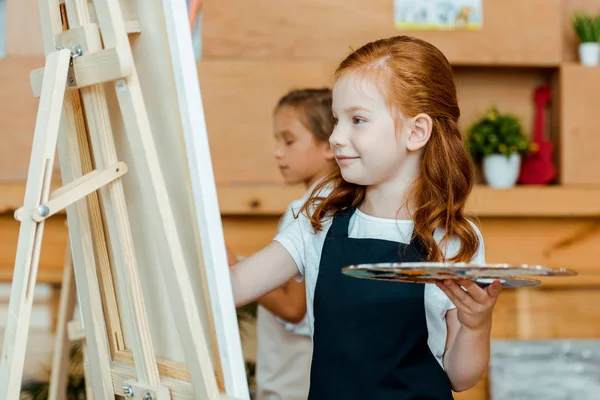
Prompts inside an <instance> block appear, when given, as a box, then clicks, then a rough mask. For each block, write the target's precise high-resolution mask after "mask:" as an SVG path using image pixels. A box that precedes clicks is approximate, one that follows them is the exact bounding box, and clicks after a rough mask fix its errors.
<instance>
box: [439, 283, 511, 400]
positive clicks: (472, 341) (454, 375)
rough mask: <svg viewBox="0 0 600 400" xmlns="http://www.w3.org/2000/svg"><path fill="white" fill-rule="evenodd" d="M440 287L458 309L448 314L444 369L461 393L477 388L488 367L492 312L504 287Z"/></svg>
mask: <svg viewBox="0 0 600 400" xmlns="http://www.w3.org/2000/svg"><path fill="white" fill-rule="evenodd" d="M437 285H438V287H439V288H440V289H442V290H443V291H444V293H446V295H447V296H448V297H449V298H450V300H452V302H453V303H454V304H455V305H456V309H453V310H449V311H448V312H447V313H446V324H447V326H448V339H447V341H446V351H445V354H444V369H445V370H446V373H447V374H448V377H449V378H450V382H451V383H452V389H453V390H454V391H456V392H461V391H464V390H467V389H469V388H471V387H473V386H475V385H476V384H477V382H479V380H480V379H481V377H482V376H483V374H484V372H485V370H486V369H487V367H488V363H489V359H490V335H491V330H492V311H493V309H494V306H495V305H496V301H497V300H498V296H499V294H500V291H501V289H502V287H501V285H500V282H498V281H495V282H494V283H493V284H492V285H490V286H488V287H487V288H486V289H482V288H481V287H479V286H478V285H477V284H475V283H474V282H472V281H467V280H461V281H458V284H457V283H456V282H454V281H451V280H449V281H445V282H444V283H443V284H440V283H438V284H437ZM459 285H460V286H462V287H464V288H465V289H466V291H465V290H463V289H462V288H461V287H460V286H459Z"/></svg>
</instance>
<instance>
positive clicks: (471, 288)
mask: <svg viewBox="0 0 600 400" xmlns="http://www.w3.org/2000/svg"><path fill="white" fill-rule="evenodd" d="M436 285H437V287H439V288H440V289H442V290H443V291H444V293H446V295H447V296H448V298H450V300H452V302H453V303H454V305H456V309H457V316H458V321H459V322H460V323H461V325H463V326H464V327H465V328H468V329H470V330H479V329H489V328H490V327H491V323H492V311H493V310H494V306H495V305H496V301H497V300H498V296H499V295H500V291H501V290H502V285H501V284H500V282H499V281H494V282H493V283H492V284H491V285H489V286H488V287H487V288H481V287H479V285H477V284H476V283H475V282H473V281H469V280H466V279H461V280H459V281H453V280H450V279H447V280H444V283H441V282H436ZM461 286H462V287H464V288H465V289H466V291H465V290H464V289H463V288H461Z"/></svg>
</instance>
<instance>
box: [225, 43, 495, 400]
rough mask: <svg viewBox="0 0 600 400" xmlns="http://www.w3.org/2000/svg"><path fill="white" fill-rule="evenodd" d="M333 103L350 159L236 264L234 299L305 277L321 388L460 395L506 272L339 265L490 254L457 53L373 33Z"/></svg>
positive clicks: (475, 366)
mask: <svg viewBox="0 0 600 400" xmlns="http://www.w3.org/2000/svg"><path fill="white" fill-rule="evenodd" d="M332 113H333V116H334V122H335V128H334V130H333V133H332V135H331V137H330V138H329V143H330V145H331V149H332V150H333V153H334V156H335V159H336V161H337V164H338V167H339V168H337V169H336V170H335V171H334V172H333V173H332V174H330V175H329V176H327V177H326V178H325V179H324V180H323V181H322V182H320V184H319V185H317V187H316V188H315V191H314V192H313V193H314V194H313V195H312V196H311V197H310V198H309V199H308V201H307V202H306V203H305V204H304V206H303V207H302V209H301V210H300V213H299V214H298V216H297V218H296V219H295V220H294V221H293V222H292V223H290V224H289V225H287V227H286V228H285V229H283V230H282V231H281V232H279V233H278V234H277V236H276V237H275V238H274V240H273V241H272V242H271V243H270V244H268V245H267V246H266V247H265V248H263V249H262V250H260V251H259V252H257V253H255V254H254V255H252V256H250V257H248V258H246V259H245V260H244V261H242V262H240V263H238V264H236V265H234V266H233V267H232V269H231V279H232V287H233V292H234V296H235V301H236V304H237V305H238V306H240V305H243V304H246V303H248V302H251V301H252V300H254V299H256V298H258V297H260V296H262V295H264V294H265V293H268V292H270V291H272V290H273V289H275V288H277V287H279V286H281V285H283V284H285V282H287V281H288V280H289V279H290V278H292V277H294V276H296V277H297V279H300V280H301V279H304V281H305V283H306V298H307V315H308V319H309V326H310V329H311V334H312V338H313V357H312V364H311V376H310V392H309V396H308V398H309V399H345V400H347V399H395V400H398V399H451V398H452V391H453V390H454V391H462V390H466V389H468V388H470V387H472V386H474V385H475V384H476V383H477V382H478V381H479V379H480V378H481V376H482V375H483V373H484V371H485V369H486V367H487V365H488V361H489V353H490V331H491V325H492V310H493V308H494V306H495V304H496V301H497V298H498V296H499V294H500V291H501V286H500V283H499V282H497V281H495V282H494V283H493V284H491V285H489V286H488V287H486V288H481V287H479V286H478V285H476V284H475V283H473V282H470V281H466V280H465V281H458V282H454V281H445V282H443V283H438V284H412V283H398V282H384V281H370V280H363V279H355V278H351V277H347V276H345V275H343V274H342V273H341V269H342V268H343V267H345V266H347V265H351V264H361V263H378V262H399V261H443V260H445V261H464V262H475V263H483V262H485V254H484V245H483V239H482V237H481V234H480V232H479V230H478V229H477V227H476V226H475V225H474V224H473V223H471V222H470V221H469V220H468V219H467V218H466V217H465V214H464V206H465V203H466V200H467V198H468V196H469V193H470V191H471V189H472V185H473V165H472V162H471V159H470V158H469V155H468V153H467V151H466V150H465V147H464V145H463V140H462V136H461V131H460V128H459V122H458V121H459V117H460V110H459V107H458V103H457V98H456V89H455V85H454V81H453V75H452V69H451V67H450V64H449V63H448V60H447V59H446V57H445V56H444V55H443V54H442V53H441V52H440V51H439V50H438V49H437V48H436V47H434V46H433V45H431V44H429V43H427V42H425V41H423V40H419V39H415V38H411V37H407V36H399V37H392V38H389V39H383V40H378V41H375V42H371V43H368V44H366V45H364V46H363V47H361V48H359V49H358V50H356V51H355V52H353V53H352V54H350V55H349V56H348V57H347V58H346V59H345V60H344V61H342V63H341V64H340V65H339V67H338V68H337V70H336V72H335V84H334V87H333V103H332ZM328 185H329V186H330V187H331V188H332V191H331V193H330V194H329V195H328V196H322V195H320V190H321V189H322V188H324V187H327V186H328ZM461 286H462V287H461Z"/></svg>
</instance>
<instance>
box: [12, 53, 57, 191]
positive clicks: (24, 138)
mask: <svg viewBox="0 0 600 400" xmlns="http://www.w3.org/2000/svg"><path fill="white" fill-rule="evenodd" d="M43 66H44V58H43V57H41V58H38V57H30V58H29V57H7V58H4V59H0V82H2V84H1V85H0V121H2V124H1V125H0V138H1V140H2V143H3V144H2V146H0V180H17V181H23V180H25V179H26V177H27V171H28V169H29V159H30V154H31V145H32V143H33V131H34V128H35V121H36V116H37V108H38V103H39V100H38V99H35V98H34V97H33V94H32V91H31V86H30V84H29V72H30V71H31V70H33V69H36V68H40V67H43ZM57 165H58V162H57V163H56V164H55V175H54V176H55V177H56V178H58V177H59V174H58V167H57Z"/></svg>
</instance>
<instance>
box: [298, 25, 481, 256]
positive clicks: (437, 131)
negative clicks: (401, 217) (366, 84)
mask: <svg viewBox="0 0 600 400" xmlns="http://www.w3.org/2000/svg"><path fill="white" fill-rule="evenodd" d="M348 72H360V73H363V74H364V75H365V77H367V78H370V79H372V80H373V82H375V83H376V84H377V85H379V87H380V90H381V91H382V93H383V94H384V95H385V96H386V97H387V102H388V105H389V108H390V112H391V113H392V115H393V114H394V113H397V112H402V113H403V114H404V115H405V116H407V117H412V116H415V115H417V114H419V113H426V114H428V115H429V116H430V117H431V119H432V121H433V129H432V132H431V137H430V139H429V141H428V143H427V144H426V145H425V148H424V153H423V159H422V162H421V172H420V176H419V177H418V178H417V179H416V180H415V182H414V184H413V185H412V187H411V188H410V189H409V192H408V195H407V202H408V201H409V200H410V201H411V203H412V204H414V207H415V209H414V213H413V214H412V218H413V220H414V235H415V236H416V237H417V239H418V240H420V241H421V242H422V243H423V244H424V245H425V248H427V249H428V258H427V260H428V261H442V260H444V256H443V252H442V250H441V248H440V246H438V244H437V242H436V241H435V239H434V237H433V232H434V230H435V229H436V228H438V227H444V228H445V230H446V236H445V237H444V241H446V240H447V239H448V238H450V237H452V236H456V237H458V238H459V239H460V243H461V247H460V250H459V251H458V253H457V254H456V255H455V256H454V257H452V258H451V259H450V261H459V262H460V261H463V262H468V261H470V260H471V259H472V258H473V256H474V254H475V252H476V251H477V249H478V246H479V238H478V236H477V233H476V231H475V228H474V227H473V226H472V225H471V223H470V222H469V221H468V220H467V219H466V217H465V215H464V206H465V203H466V201H467V198H468V196H469V194H470V192H471V189H472V187H473V178H474V168H473V162H472V160H471V158H470V157H469V154H468V153H467V151H466V148H465V146H464V142H463V138H462V134H461V130H460V127H459V123H458V120H459V117H460V109H459V107H458V101H457V98H456V88H455V86H454V80H453V75H452V67H451V66H450V64H449V62H448V60H447V59H446V57H445V56H444V55H443V54H442V53H441V52H440V51H439V50H438V49H437V48H436V47H435V46H433V45H431V44H430V43H427V42H425V41H423V40H420V39H416V38H412V37H408V36H396V37H392V38H389V39H382V40H377V41H374V42H371V43H368V44H366V45H364V46H363V47H361V48H359V49H358V50H356V51H355V52H353V53H352V54H350V55H349V56H348V57H347V58H346V59H345V60H344V61H342V63H341V64H340V65H339V67H338V68H337V70H336V71H335V79H339V78H340V77H341V76H342V75H343V74H345V73H348ZM326 185H331V186H332V188H333V190H332V192H331V194H330V195H329V196H328V197H327V198H323V197H319V196H316V193H318V191H319V190H321V189H322V188H323V187H325V186H326ZM365 192H366V188H365V186H361V185H356V184H352V183H349V182H346V181H344V179H343V178H342V176H341V173H340V170H339V168H337V169H336V170H335V171H334V172H332V173H331V174H330V175H328V176H327V177H326V178H325V179H323V180H322V181H321V182H320V184H319V185H317V187H316V188H315V189H314V191H313V196H311V198H310V199H309V200H308V201H307V202H306V204H305V205H304V207H303V208H302V210H301V211H306V210H309V209H310V210H313V211H312V212H311V213H308V212H307V214H309V218H310V221H311V224H312V226H313V228H314V229H315V230H316V231H319V230H321V229H322V221H323V219H324V218H325V217H330V216H332V215H333V214H334V213H335V212H336V211H339V210H342V209H345V208H348V207H357V206H358V205H359V204H360V203H361V202H362V201H363V199H364V197H365Z"/></svg>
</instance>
